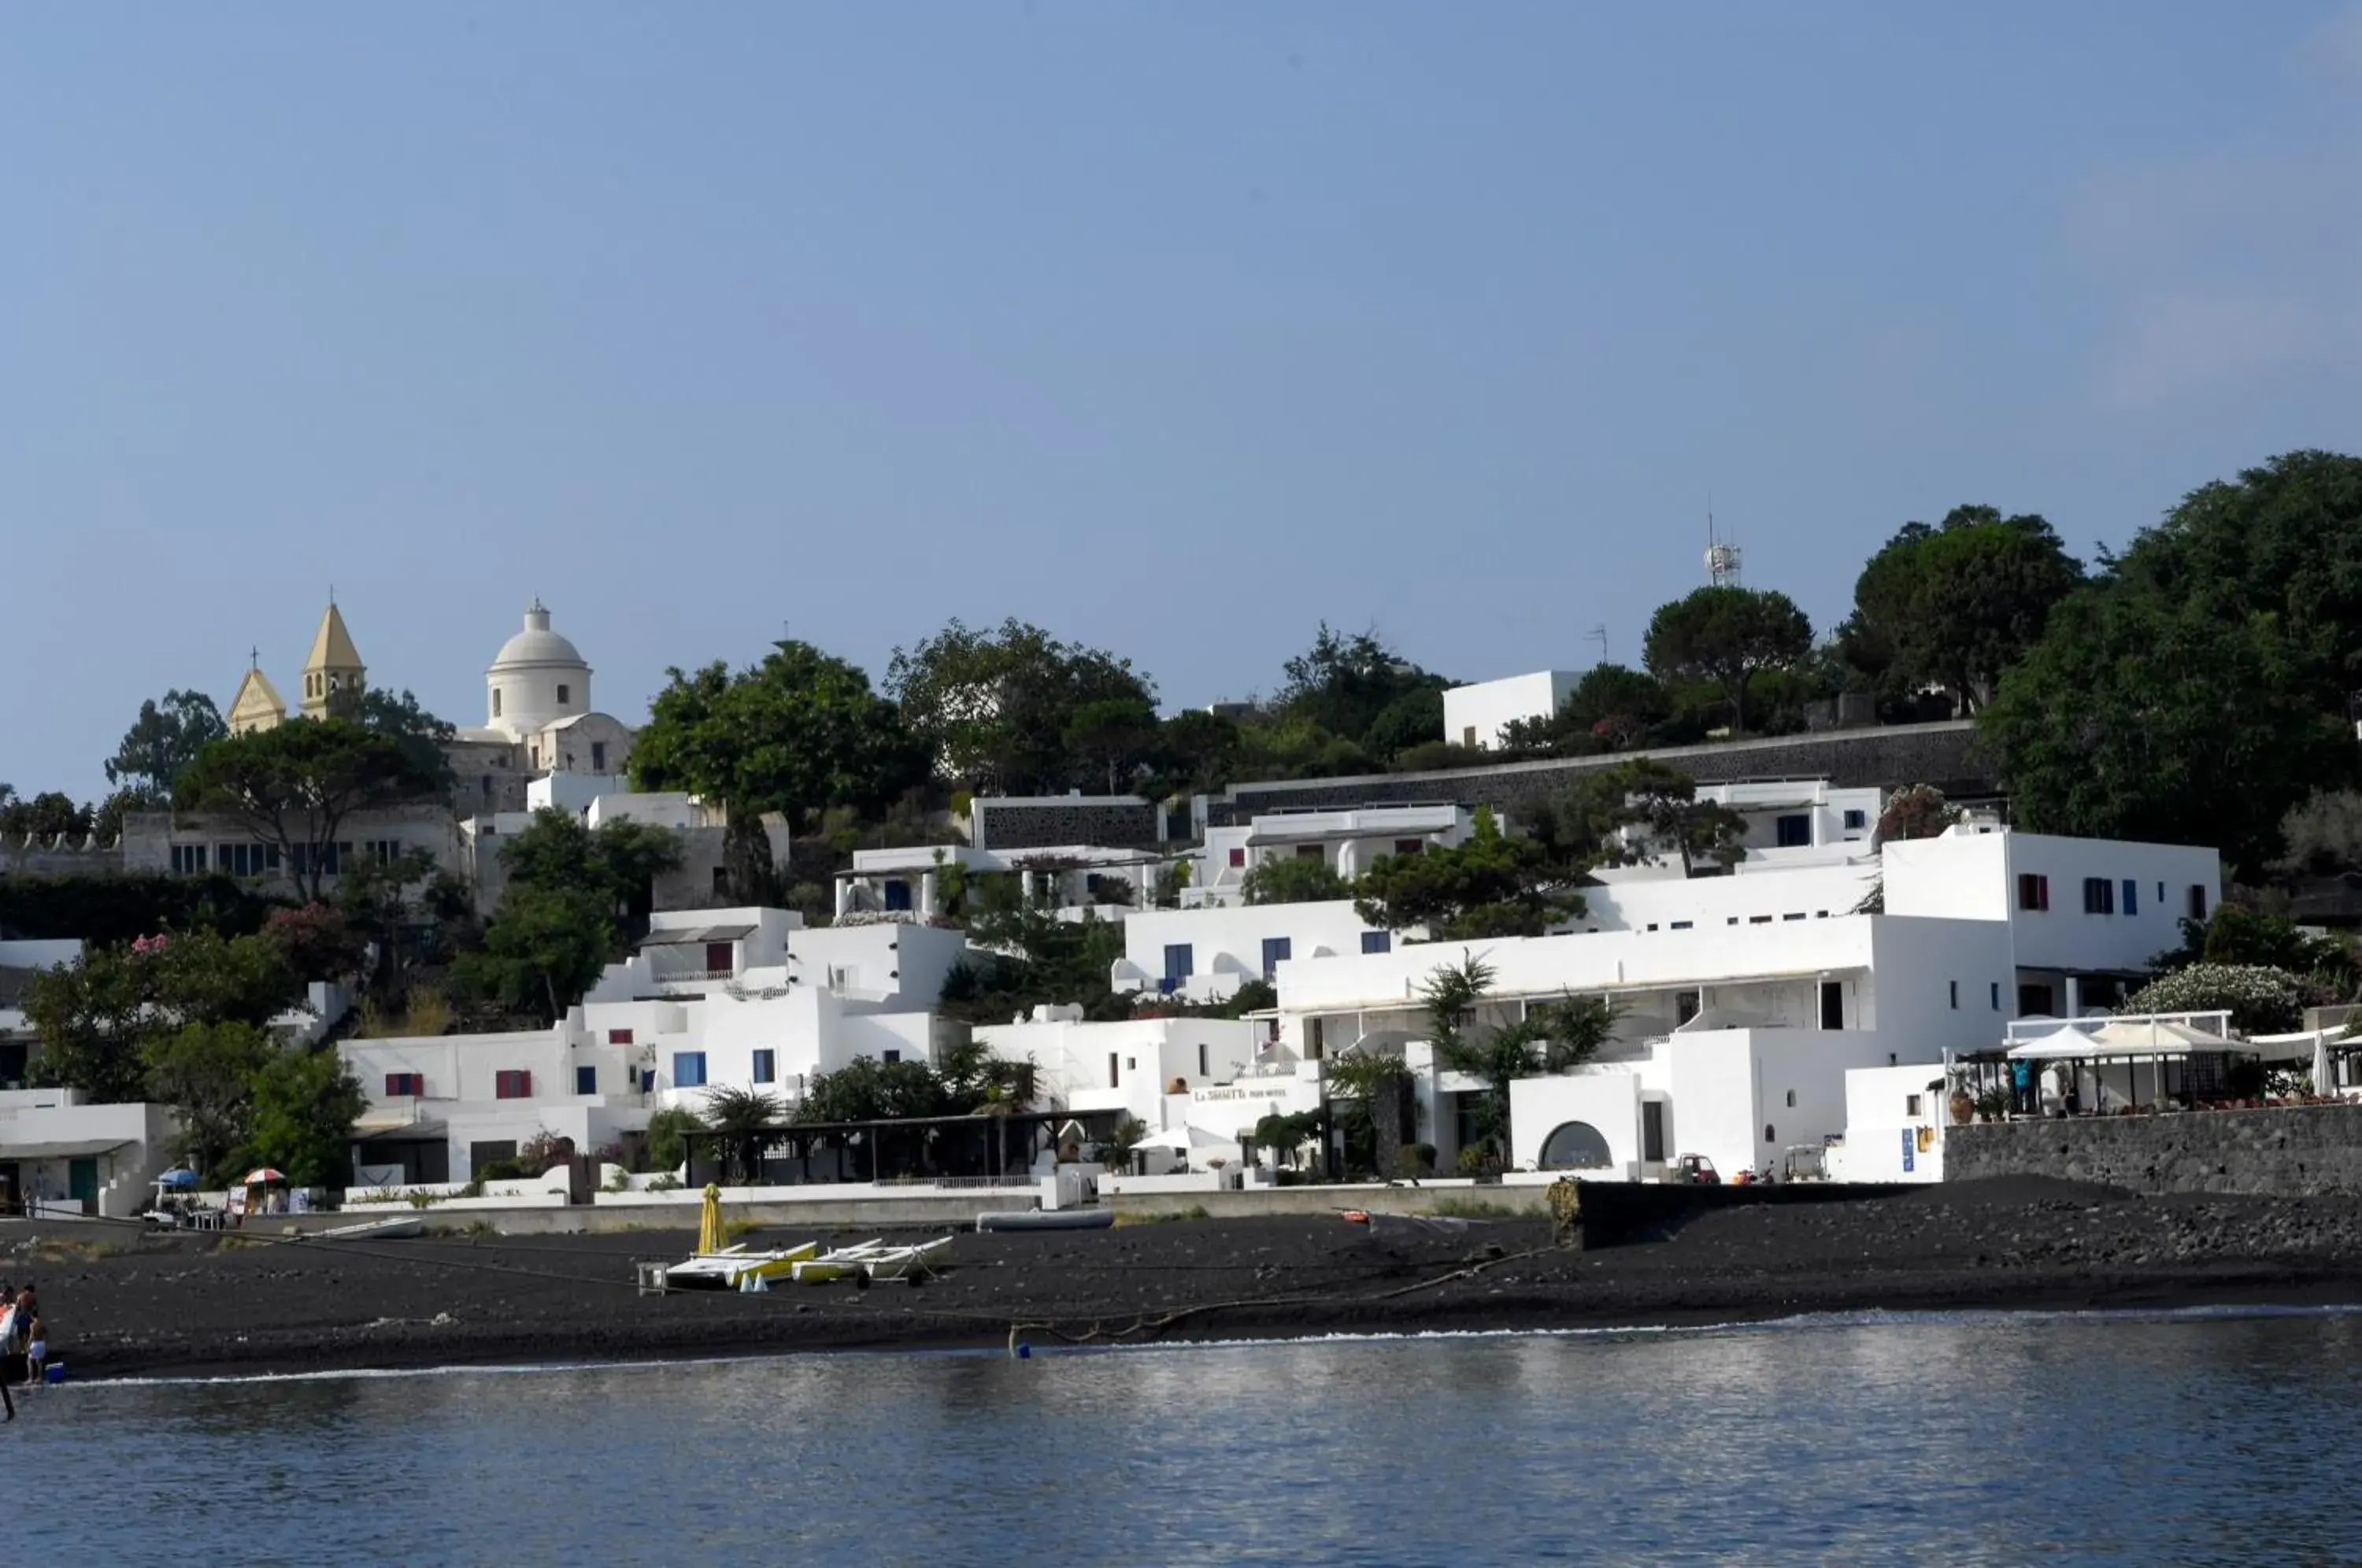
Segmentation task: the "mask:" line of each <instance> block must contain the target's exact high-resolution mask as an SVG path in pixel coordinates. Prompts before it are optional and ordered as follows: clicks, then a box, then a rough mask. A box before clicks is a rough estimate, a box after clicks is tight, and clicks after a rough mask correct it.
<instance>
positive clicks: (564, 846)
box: [501, 810, 680, 916]
mask: <svg viewBox="0 0 2362 1568" xmlns="http://www.w3.org/2000/svg"><path fill="white" fill-rule="evenodd" d="M501 866H502V869H504V870H505V871H506V872H507V873H508V879H509V885H510V886H511V887H525V888H535V889H541V890H544V891H546V892H553V893H565V892H579V893H588V894H592V895H595V896H596V897H597V898H599V899H600V900H602V902H603V903H604V904H605V906H606V907H607V908H608V909H609V910H611V911H613V912H614V913H616V914H617V915H619V916H628V915H636V914H642V913H645V912H646V910H647V909H648V907H649V903H650V900H651V896H652V894H651V887H652V884H653V883H654V882H655V881H656V879H657V878H658V877H661V876H663V875H665V874H666V873H667V872H669V871H675V870H678V869H679V867H680V840H679V838H678V837H677V836H676V835H675V834H673V833H671V832H670V831H669V830H668V829H665V828H660V827H652V826H650V825H648V824H647V823H635V822H613V823H603V824H602V825H601V826H599V827H597V828H591V827H590V826H587V825H586V824H585V823H583V821H582V819H581V818H579V817H578V816H576V815H574V814H573V813H572V812H558V811H548V810H544V811H539V812H535V813H534V814H533V820H532V821H531V822H529V823H526V824H525V825H524V829H523V830H522V831H521V832H518V833H516V834H511V835H510V837H509V839H508V841H507V842H506V843H505V844H503V845H501Z"/></svg>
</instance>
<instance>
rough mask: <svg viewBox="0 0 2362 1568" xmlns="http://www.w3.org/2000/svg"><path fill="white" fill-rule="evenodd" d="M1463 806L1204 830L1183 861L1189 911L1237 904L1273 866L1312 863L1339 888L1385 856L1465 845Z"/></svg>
mask: <svg viewBox="0 0 2362 1568" xmlns="http://www.w3.org/2000/svg"><path fill="white" fill-rule="evenodd" d="M1473 826H1474V819H1473V814H1472V813H1471V812H1469V810H1468V808H1466V807H1465V806H1456V805H1452V804H1451V803H1449V802H1445V803H1442V804H1437V805H1423V806H1422V805H1411V806H1363V807H1361V808H1359V809H1357V810H1354V811H1343V812H1325V811H1288V812H1266V813H1264V815H1262V816H1258V817H1256V818H1254V819H1253V821H1251V822H1249V823H1245V824H1243V825H1240V826H1231V827H1209V828H1208V829H1207V830H1206V834H1205V840H1204V843H1203V844H1202V845H1200V846H1199V848H1198V851H1197V853H1196V854H1195V855H1193V856H1190V875H1189V886H1188V889H1187V890H1186V891H1185V892H1184V893H1183V894H1182V898H1181V901H1182V903H1183V904H1184V905H1185V906H1187V907H1191V908H1198V907H1204V906H1214V907H1227V906H1230V905H1233V904H1240V903H1243V902H1245V884H1246V879H1247V877H1248V875H1249V873H1251V872H1253V870H1254V869H1255V868H1256V867H1259V866H1262V865H1264V864H1265V863H1267V862H1269V861H1273V860H1317V861H1319V863H1320V864H1322V865H1323V866H1326V867H1328V868H1329V869H1330V870H1331V871H1333V872H1335V873H1336V874H1337V875H1338V876H1339V877H1340V878H1343V879H1344V880H1346V881H1349V882H1350V881H1352V879H1353V878H1356V877H1359V876H1360V875H1361V874H1362V873H1363V872H1364V871H1366V870H1368V869H1369V868H1370V865H1371V863H1372V862H1373V861H1375V860H1377V859H1379V858H1381V857H1382V856H1389V855H1417V854H1418V853H1420V852H1421V851H1423V850H1427V849H1438V848H1444V847H1448V846H1450V845H1458V844H1461V843H1463V842H1465V841H1466V839H1467V837H1468V835H1469V833H1470V832H1471V830H1472V829H1473Z"/></svg>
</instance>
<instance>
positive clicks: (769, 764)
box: [632, 641, 926, 898]
mask: <svg viewBox="0 0 2362 1568" xmlns="http://www.w3.org/2000/svg"><path fill="white" fill-rule="evenodd" d="M667 674H668V679H667V682H666V685H665V689H664V690H662V691H659V692H658V693H657V698H656V701H654V702H653V703H651V704H650V706H649V716H648V723H647V725H646V728H644V729H642V730H641V731H640V733H639V735H638V737H637V738H636V739H635V741H634V743H633V745H632V777H633V780H634V782H635V784H636V785H637V787H638V788H640V789H643V790H687V791H689V792H690V793H691V794H695V795H699V796H702V797H703V798H704V799H706V800H709V801H720V802H722V804H723V806H724V807H725V808H726V809H727V811H728V812H729V845H728V850H727V857H728V861H729V865H730V874H731V878H732V881H733V883H734V891H735V893H736V896H738V897H741V898H756V897H759V896H760V895H761V894H762V893H764V892H765V891H767V890H768V889H767V885H765V884H766V878H767V872H768V869H769V867H770V866H771V864H772V857H771V851H770V835H769V834H768V832H767V830H766V829H765V828H764V826H763V823H762V814H763V813H764V812H782V813H784V814H785V815H786V816H787V817H788V819H789V823H791V824H792V823H795V822H796V821H797V820H798V819H799V818H800V816H801V815H802V814H803V813H805V812H820V811H822V810H825V809H826V808H828V807H831V806H851V807H855V808H856V809H858V810H861V811H865V812H866V811H875V810H877V808H879V807H881V806H883V805H885V804H886V803H887V802H888V801H891V800H893V799H895V798H896V797H898V796H900V794H901V793H902V792H903V791H905V790H908V789H911V787H913V786H914V785H916V784H918V783H919V782H920V781H922V779H923V778H925V777H926V767H925V754H924V750H923V748H922V746H920V745H918V744H917V742H916V741H915V740H914V739H913V737H912V736H911V734H910V732H909V731H908V730H907V729H906V728H905V727H904V725H903V723H902V720H901V717H900V714H899V713H897V712H896V711H895V708H894V705H893V704H892V703H890V702H887V701H883V700H881V699H880V698H879V697H878V696H877V694H876V693H875V692H873V691H871V690H870V689H869V677H868V676H867V675H866V674H864V673H863V672H862V670H861V669H860V668H859V667H857V666H855V665H853V664H849V663H847V662H846V661H844V659H841V658H836V657H832V656H830V655H828V654H824V653H822V652H821V650H819V649H818V648H816V647H813V646H811V644H810V643H801V642H794V641H781V642H779V643H777V644H775V645H773V647H772V651H771V652H770V653H769V654H768V655H767V656H766V657H764V659H763V661H762V663H760V664H758V665H756V666H754V667H753V668H749V669H745V670H742V671H740V672H739V673H738V674H736V675H732V674H731V673H730V670H729V668H728V667H727V666H726V665H723V664H718V663H717V664H711V665H708V666H706V667H705V668H702V669H701V670H699V671H697V673H696V674H694V675H685V674H683V673H682V672H681V671H680V670H679V669H673V670H670V671H668V672H667Z"/></svg>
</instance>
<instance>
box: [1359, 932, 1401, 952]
mask: <svg viewBox="0 0 2362 1568" xmlns="http://www.w3.org/2000/svg"><path fill="white" fill-rule="evenodd" d="M1394 946H1395V943H1394V933H1392V932H1390V931H1365V932H1363V933H1362V951H1363V952H1364V953H1391V952H1393V951H1394Z"/></svg>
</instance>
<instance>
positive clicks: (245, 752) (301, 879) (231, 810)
mask: <svg viewBox="0 0 2362 1568" xmlns="http://www.w3.org/2000/svg"><path fill="white" fill-rule="evenodd" d="M435 788H436V781H435V779H434V778H432V777H431V776H428V775H426V774H423V773H421V772H420V771H419V768H418V767H417V764H416V763H415V762H414V760H413V758H412V757H411V756H410V755H409V754H408V753H407V752H406V751H404V750H403V747H402V745H401V744H400V743H398V742H396V741H394V740H392V738H390V737H388V736H385V735H382V734H378V733H377V732H375V731H373V730H370V729H367V728H364V727H363V726H361V725H359V724H357V723H350V722H348V721H346V720H342V719H322V720H317V721H312V720H298V721H294V722H292V723H284V724H280V725H278V726H277V727H275V728H272V729H268V730H257V731H254V732H252V733H250V734H242V735H232V736H230V737H229V738H227V739H226V740H217V741H215V742H214V743H213V744H212V745H208V746H206V747H205V748H204V751H202V752H200V753H198V754H197V758H196V760H195V761H193V762H192V763H191V764H190V765H189V766H188V767H186V768H184V769H182V773H181V776H180V778H178V779H177V780H176V781H175V782H174V784H173V787H172V800H173V804H174V805H175V806H176V807H177V808H178V809H180V810H182V811H203V812H222V813H224V814H226V815H227V816H229V817H230V818H232V819H233V820H235V821H236V822H237V823H238V824H239V825H240V826H241V827H242V828H243V829H244V830H245V831H246V833H247V834H248V836H250V837H252V838H253V839H254V840H255V842H257V843H258V844H265V845H275V846H276V847H277V848H278V850H279V855H280V864H281V866H282V867H285V868H286V871H287V874H288V876H289V877H290V878H292V880H293V881H294V883H295V884H296V887H297V888H298V889H300V890H301V892H302V894H303V897H304V901H305V902H306V903H317V902H319V901H321V899H322V889H323V888H324V886H325V885H326V879H327V876H328V871H327V864H326V861H327V857H326V853H325V849H324V846H326V845H334V844H336V843H337V833H338V831H339V830H340V829H341V828H342V827H343V826H344V825H345V823H346V822H347V820H348V819H349V818H350V817H351V816H352V815H353V814H354V813H355V812H366V811H370V810H373V809H376V808H379V807H384V806H392V805H399V804H401V803H403V802H404V801H415V800H419V799H422V798H425V797H426V796H429V795H431V794H433V793H434V790H435Z"/></svg>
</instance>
